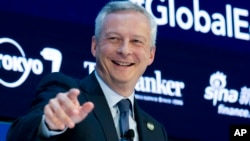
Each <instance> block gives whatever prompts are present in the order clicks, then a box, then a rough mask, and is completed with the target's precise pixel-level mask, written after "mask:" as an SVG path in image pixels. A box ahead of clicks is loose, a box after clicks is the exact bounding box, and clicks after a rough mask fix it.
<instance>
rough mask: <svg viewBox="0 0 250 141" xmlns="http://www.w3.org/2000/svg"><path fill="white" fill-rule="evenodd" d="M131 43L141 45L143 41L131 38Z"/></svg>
mask: <svg viewBox="0 0 250 141" xmlns="http://www.w3.org/2000/svg"><path fill="white" fill-rule="evenodd" d="M132 43H133V44H135V45H137V46H142V45H144V42H143V41H141V40H139V39H133V40H132Z"/></svg>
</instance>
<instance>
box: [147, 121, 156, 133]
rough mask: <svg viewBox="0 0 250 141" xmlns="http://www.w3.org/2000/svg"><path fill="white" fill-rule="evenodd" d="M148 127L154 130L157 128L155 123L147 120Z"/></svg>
mask: <svg viewBox="0 0 250 141" xmlns="http://www.w3.org/2000/svg"><path fill="white" fill-rule="evenodd" d="M147 128H148V129H149V130H151V131H153V130H154V129H155V126H154V124H153V123H151V122H147Z"/></svg>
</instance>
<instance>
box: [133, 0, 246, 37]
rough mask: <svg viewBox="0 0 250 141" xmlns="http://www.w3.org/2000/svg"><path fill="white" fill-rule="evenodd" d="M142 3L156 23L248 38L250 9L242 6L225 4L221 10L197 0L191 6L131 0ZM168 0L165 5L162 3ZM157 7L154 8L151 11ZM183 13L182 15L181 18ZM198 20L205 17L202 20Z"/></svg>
mask: <svg viewBox="0 0 250 141" xmlns="http://www.w3.org/2000/svg"><path fill="white" fill-rule="evenodd" d="M130 1H132V2H134V3H137V4H138V5H141V6H143V5H144V7H145V8H146V9H147V11H148V12H149V13H151V14H152V15H153V16H154V17H155V19H156V22H157V24H158V25H161V26H164V25H167V24H169V26H170V27H172V28H175V27H176V26H178V27H179V28H181V29H183V30H191V29H192V28H193V29H194V31H195V32H201V33H204V34H206V33H208V32H211V33H212V34H213V35H215V36H222V37H228V38H233V37H234V38H235V39H240V40H246V41H249V40H250V26H249V22H248V21H247V20H246V19H247V18H249V11H248V10H247V9H243V8H238V7H237V8H236V7H233V6H232V5H231V4H226V5H225V7H222V8H221V10H220V11H223V13H224V11H225V14H224V15H223V13H219V12H214V13H212V14H211V15H210V13H211V12H209V11H207V10H205V9H202V8H200V4H199V0H193V3H192V4H193V8H192V9H191V8H189V7H187V6H180V7H176V5H175V2H176V1H175V0H160V1H159V3H157V4H155V3H154V4H152V3H153V0H130ZM166 2H168V6H166V5H164V4H165V3H166ZM153 11H157V12H153ZM156 15H157V16H156ZM183 17H185V18H183ZM201 21H204V22H203V23H201Z"/></svg>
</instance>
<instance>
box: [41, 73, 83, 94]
mask: <svg viewBox="0 0 250 141" xmlns="http://www.w3.org/2000/svg"><path fill="white" fill-rule="evenodd" d="M78 83H79V80H78V79H75V78H73V77H70V76H68V75H65V74H63V73H60V72H55V73H50V74H47V75H46V76H45V77H44V78H42V79H41V81H40V82H39V84H38V86H37V91H38V92H39V91H42V90H44V89H48V88H54V89H56V88H57V89H65V91H67V90H69V89H70V88H77V87H78Z"/></svg>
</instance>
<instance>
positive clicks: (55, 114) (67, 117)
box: [7, 1, 167, 141]
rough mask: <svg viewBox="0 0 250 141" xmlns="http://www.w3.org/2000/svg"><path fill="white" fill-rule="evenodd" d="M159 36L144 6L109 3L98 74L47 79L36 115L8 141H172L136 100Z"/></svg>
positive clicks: (102, 20) (97, 41)
mask: <svg viewBox="0 0 250 141" xmlns="http://www.w3.org/2000/svg"><path fill="white" fill-rule="evenodd" d="M156 32H157V25H156V23H155V21H154V18H153V17H152V16H151V15H150V14H149V13H147V11H146V10H145V9H144V8H142V7H140V6H138V5H136V4H133V3H131V2H129V1H113V2H109V3H107V4H106V5H105V6H104V7H103V9H102V10H101V11H100V12H99V14H98V16H97V18H96V25H95V35H94V36H93V37H92V45H91V52H92V54H93V56H94V57H95V58H96V68H95V71H94V72H93V73H91V74H90V75H89V76H87V77H86V78H84V79H82V80H77V79H74V78H72V77H70V76H66V75H64V74H62V73H52V74H49V75H48V76H46V77H45V78H44V79H43V80H42V81H41V82H40V84H39V87H38V90H37V98H36V99H35V100H34V102H33V107H32V109H31V112H30V113H28V114H27V115H25V116H23V117H20V118H19V119H17V120H16V121H15V122H14V124H13V125H12V127H11V128H10V130H9V133H8V139H7V140H8V141H14V140H15V141H16V140H19V141H20V140H24V141H34V140H50V141H51V140H55V141H56V140H65V141H67V140H70V141H72V140H74V141H78V140H79V141H132V140H133V141H139V140H140V141H153V140H155V141H167V135H166V131H165V129H164V127H163V125H161V124H160V123H159V122H157V121H156V120H155V119H154V118H152V117H151V116H150V115H149V114H147V113H145V112H144V111H143V110H142V109H140V108H139V105H138V104H137V102H136V99H135V96H134V87H135V85H136V83H137V81H138V79H139V78H140V77H141V76H142V74H143V73H144V72H145V70H146V68H147V67H148V66H149V65H150V64H151V63H152V62H153V60H154V57H155V50H156V48H155V40H156ZM124 100H125V101H126V103H127V105H128V106H127V107H128V108H127V109H128V110H127V111H128V116H127V117H128V118H127V119H126V120H127V121H126V122H125V123H123V122H121V120H123V117H122V114H120V113H123V110H122V108H120V103H121V102H120V101H124ZM125 124H127V125H125ZM124 127H127V128H125V129H124Z"/></svg>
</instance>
